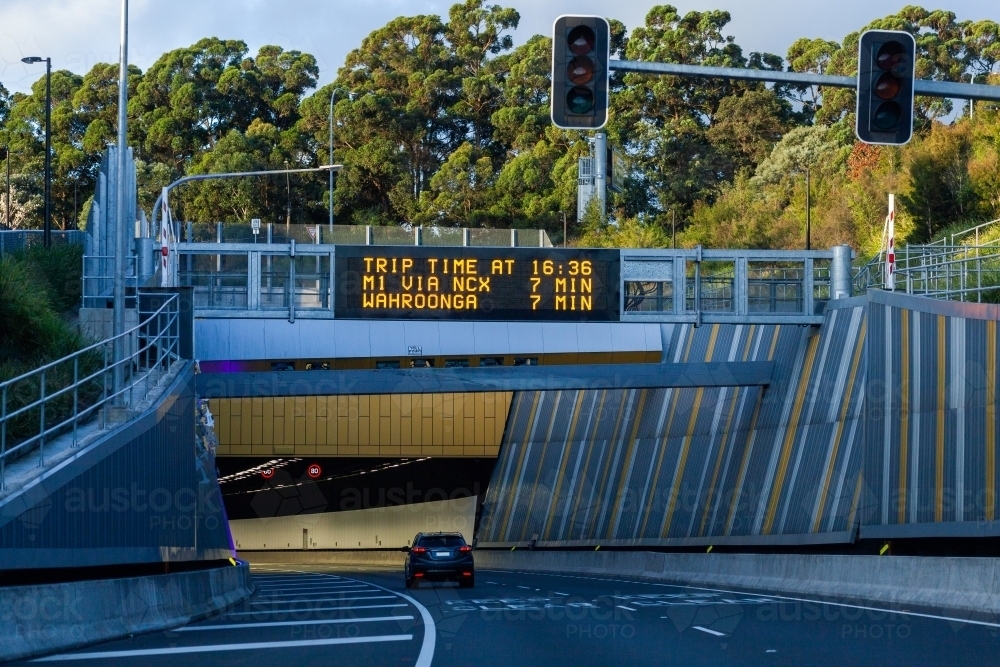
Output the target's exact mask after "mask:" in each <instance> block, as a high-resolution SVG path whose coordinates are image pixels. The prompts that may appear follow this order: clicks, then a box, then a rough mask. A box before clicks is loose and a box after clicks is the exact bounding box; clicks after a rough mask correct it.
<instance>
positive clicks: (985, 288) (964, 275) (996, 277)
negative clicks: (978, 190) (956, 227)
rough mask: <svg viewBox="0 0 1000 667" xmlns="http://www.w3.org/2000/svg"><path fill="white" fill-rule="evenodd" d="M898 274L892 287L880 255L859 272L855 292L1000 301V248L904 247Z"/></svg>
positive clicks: (899, 260)
mask: <svg viewBox="0 0 1000 667" xmlns="http://www.w3.org/2000/svg"><path fill="white" fill-rule="evenodd" d="M973 230H975V228H973ZM968 231H972V230H968ZM894 273H895V277H894V279H893V281H892V284H888V283H887V281H886V275H885V255H884V254H879V255H876V256H875V257H873V258H872V259H871V260H869V261H868V263H866V264H865V265H863V266H862V267H861V268H860V269H859V270H858V271H857V272H856V273H855V276H854V288H855V291H858V292H864V291H867V290H869V289H888V290H894V291H905V292H906V293H907V294H915V295H919V296H926V297H930V298H934V299H951V300H957V301H976V302H978V303H983V302H995V301H997V300H998V298H1000V291H998V290H1000V246H998V245H994V244H993V243H992V242H991V243H987V244H985V245H945V244H942V243H940V242H937V243H935V244H925V245H910V246H903V247H901V248H899V249H898V250H897V251H896V269H895V272H894Z"/></svg>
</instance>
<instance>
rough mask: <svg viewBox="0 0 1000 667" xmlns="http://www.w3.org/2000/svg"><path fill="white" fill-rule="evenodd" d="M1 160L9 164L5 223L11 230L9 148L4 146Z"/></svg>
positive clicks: (0, 152) (0, 153)
mask: <svg viewBox="0 0 1000 667" xmlns="http://www.w3.org/2000/svg"><path fill="white" fill-rule="evenodd" d="M0 158H2V159H3V160H4V162H6V163H7V180H6V181H4V183H6V185H7V208H5V209H4V211H5V212H6V213H5V214H4V221H5V224H6V227H7V229H10V228H11V226H10V147H9V146H4V147H3V148H0Z"/></svg>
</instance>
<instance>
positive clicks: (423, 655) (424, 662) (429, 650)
mask: <svg viewBox="0 0 1000 667" xmlns="http://www.w3.org/2000/svg"><path fill="white" fill-rule="evenodd" d="M355 581H360V580H355ZM365 583H367V582H365ZM369 585H370V586H375V587H376V588H381V589H382V590H384V591H385V592H386V593H395V595H398V596H399V597H401V598H403V599H404V600H406V601H407V602H409V603H410V604H412V605H413V606H414V607H416V608H417V609H419V610H420V618H421V620H422V621H423V622H424V640H423V643H422V644H421V645H420V655H419V656H417V663H416V664H415V665H414V667H431V662H432V661H433V660H434V646H435V645H436V643H437V626H435V625H434V618H433V617H432V616H431V613H430V612H429V611H427V608H426V607H425V606H424V605H422V604H420V603H419V602H417V601H416V600H414V599H413V598H412V597H410V596H409V595H404V594H403V593H396V592H395V591H392V590H390V589H388V588H384V587H382V586H379V585H377V584H369Z"/></svg>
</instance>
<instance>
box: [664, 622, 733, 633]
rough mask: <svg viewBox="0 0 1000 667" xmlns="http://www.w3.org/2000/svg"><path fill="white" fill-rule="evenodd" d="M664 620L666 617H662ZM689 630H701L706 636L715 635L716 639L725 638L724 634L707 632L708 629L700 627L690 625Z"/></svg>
mask: <svg viewBox="0 0 1000 667" xmlns="http://www.w3.org/2000/svg"><path fill="white" fill-rule="evenodd" d="M664 618H666V617H664ZM691 629H692V630H701V631H702V632H707V633H708V634H710V635H715V636H716V637H725V636H726V633H725V632H716V631H715V630H709V629H708V628H703V627H701V626H700V625H692V626H691Z"/></svg>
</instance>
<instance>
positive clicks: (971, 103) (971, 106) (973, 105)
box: [331, 72, 976, 162]
mask: <svg viewBox="0 0 1000 667" xmlns="http://www.w3.org/2000/svg"><path fill="white" fill-rule="evenodd" d="M969 83H970V84H972V85H975V83H976V73H975V72H973V73H972V75H971V76H970V77H969ZM975 111H976V101H975V100H969V120H970V121H971V120H972V119H973V114H974V113H975ZM331 162H333V160H331Z"/></svg>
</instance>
